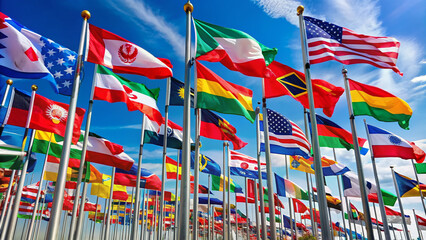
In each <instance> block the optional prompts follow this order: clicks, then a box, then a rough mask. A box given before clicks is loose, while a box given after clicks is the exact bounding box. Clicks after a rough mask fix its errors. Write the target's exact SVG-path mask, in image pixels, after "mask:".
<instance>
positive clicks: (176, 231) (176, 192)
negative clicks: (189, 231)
mask: <svg viewBox="0 0 426 240" xmlns="http://www.w3.org/2000/svg"><path fill="white" fill-rule="evenodd" d="M180 155H181V154H180V150H178V155H177V168H176V187H175V195H176V196H175V197H176V198H175V216H174V220H175V224H174V231H173V239H174V240H177V239H178V238H177V236H178V229H177V226H178V208H179V201H178V199H179V192H178V187H179V165H180V159H179V158H180Z"/></svg>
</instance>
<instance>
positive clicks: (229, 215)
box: [226, 142, 232, 239]
mask: <svg viewBox="0 0 426 240" xmlns="http://www.w3.org/2000/svg"><path fill="white" fill-rule="evenodd" d="M226 149H227V155H228V156H227V159H226V160H227V161H226V166H228V169H227V170H226V171H227V173H228V185H227V187H226V188H227V190H228V208H227V210H228V237H229V239H232V225H231V176H230V172H231V171H230V170H229V168H230V167H229V157H230V154H229V143H228V142H226Z"/></svg>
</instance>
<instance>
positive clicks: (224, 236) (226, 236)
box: [222, 142, 229, 240]
mask: <svg viewBox="0 0 426 240" xmlns="http://www.w3.org/2000/svg"><path fill="white" fill-rule="evenodd" d="M226 144H227V142H223V167H222V172H223V173H222V177H223V179H222V194H223V196H222V198H223V200H222V205H223V209H222V222H223V228H222V229H223V239H224V240H229V235H228V229H227V224H226V215H227V214H225V212H226V188H227V186H226V172H225V169H226ZM228 181H229V179H228Z"/></svg>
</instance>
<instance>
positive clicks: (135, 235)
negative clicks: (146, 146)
mask: <svg viewBox="0 0 426 240" xmlns="http://www.w3.org/2000/svg"><path fill="white" fill-rule="evenodd" d="M145 118H146V116H145V115H144V114H143V116H142V129H141V141H140V144H139V157H138V173H137V176H136V179H137V181H136V193H135V204H136V205H135V209H134V210H135V212H139V202H140V188H141V185H140V179H141V167H142V152H143V141H144V135H145ZM166 136H167V135H166V134H165V137H166ZM138 226H139V225H138V223H137V222H136V221H133V224H132V231H130V232H131V233H130V239H137V238H138Z"/></svg>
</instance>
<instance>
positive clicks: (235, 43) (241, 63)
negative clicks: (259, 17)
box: [194, 19, 278, 77]
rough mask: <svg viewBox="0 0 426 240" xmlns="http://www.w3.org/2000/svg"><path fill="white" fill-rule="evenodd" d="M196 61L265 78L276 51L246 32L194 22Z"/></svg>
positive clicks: (198, 21) (195, 20)
mask: <svg viewBox="0 0 426 240" xmlns="http://www.w3.org/2000/svg"><path fill="white" fill-rule="evenodd" d="M194 24H195V32H196V33H197V39H196V43H197V46H196V49H197V52H196V58H197V59H198V60H204V61H209V62H221V63H222V64H223V65H224V66H225V67H227V68H228V69H230V70H232V71H238V72H240V73H242V74H244V75H247V76H253V77H265V76H267V75H268V69H267V66H268V65H269V64H270V63H271V62H272V61H274V58H275V55H276V54H277V52H278V50H277V49H276V48H268V47H266V46H264V45H263V44H261V43H259V42H258V41H257V40H256V39H254V38H253V37H251V36H250V35H248V34H247V33H245V32H241V31H239V30H236V29H231V28H224V27H221V26H217V25H213V24H210V23H206V22H203V21H200V20H197V19H194Z"/></svg>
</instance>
